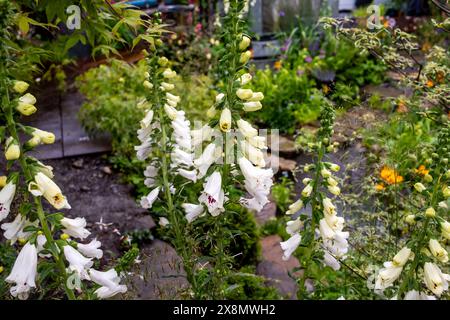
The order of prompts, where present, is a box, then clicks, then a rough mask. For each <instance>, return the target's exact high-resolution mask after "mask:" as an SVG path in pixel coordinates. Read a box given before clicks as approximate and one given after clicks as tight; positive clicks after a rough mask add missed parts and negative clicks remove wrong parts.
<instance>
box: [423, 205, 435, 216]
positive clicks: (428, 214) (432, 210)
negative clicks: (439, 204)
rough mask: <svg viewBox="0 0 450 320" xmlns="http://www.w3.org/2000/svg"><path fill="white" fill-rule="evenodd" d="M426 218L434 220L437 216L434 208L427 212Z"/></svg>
mask: <svg viewBox="0 0 450 320" xmlns="http://www.w3.org/2000/svg"><path fill="white" fill-rule="evenodd" d="M425 216H426V217H428V218H434V217H435V216H436V210H434V208H432V207H430V208H428V209H427V210H426V211H425Z"/></svg>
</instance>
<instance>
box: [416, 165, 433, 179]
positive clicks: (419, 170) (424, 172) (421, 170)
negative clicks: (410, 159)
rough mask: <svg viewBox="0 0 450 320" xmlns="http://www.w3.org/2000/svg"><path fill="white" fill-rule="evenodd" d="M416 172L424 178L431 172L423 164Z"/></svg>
mask: <svg viewBox="0 0 450 320" xmlns="http://www.w3.org/2000/svg"><path fill="white" fill-rule="evenodd" d="M414 171H415V172H416V173H418V174H420V175H422V176H424V175H426V174H428V173H429V172H430V170H427V168H426V167H425V166H424V165H423V164H421V165H420V166H419V168H417V169H415V170H414Z"/></svg>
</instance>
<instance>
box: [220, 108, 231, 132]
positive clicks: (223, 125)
mask: <svg viewBox="0 0 450 320" xmlns="http://www.w3.org/2000/svg"><path fill="white" fill-rule="evenodd" d="M219 127H220V130H222V131H223V132H229V131H230V130H231V111H230V109H228V108H225V109H223V110H222V113H221V114H220V120H219Z"/></svg>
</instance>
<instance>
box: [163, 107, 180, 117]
mask: <svg viewBox="0 0 450 320" xmlns="http://www.w3.org/2000/svg"><path fill="white" fill-rule="evenodd" d="M164 111H165V112H166V114H167V116H168V117H169V119H170V120H175V119H176V117H177V114H178V111H177V109H175V108H174V107H172V106H171V105H168V104H165V105H164Z"/></svg>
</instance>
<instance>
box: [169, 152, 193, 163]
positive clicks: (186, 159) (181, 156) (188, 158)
mask: <svg viewBox="0 0 450 320" xmlns="http://www.w3.org/2000/svg"><path fill="white" fill-rule="evenodd" d="M193 157H194V156H193V155H192V154H191V153H189V152H186V151H183V150H181V149H180V148H174V150H173V151H172V153H171V159H172V163H173V164H174V165H175V166H178V165H185V166H188V167H189V166H191V165H192V164H193V160H194V159H193Z"/></svg>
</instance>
